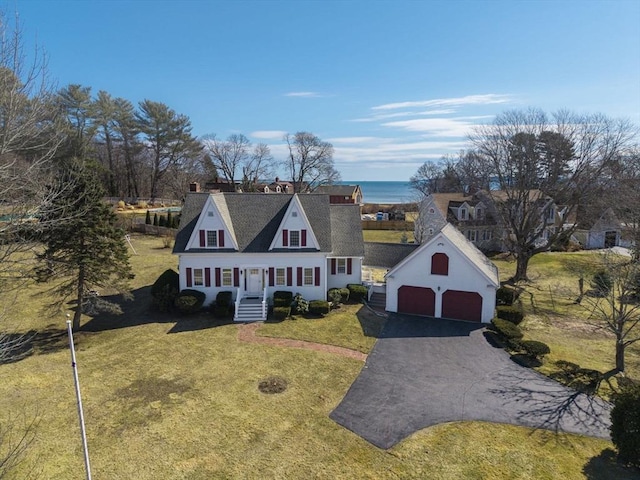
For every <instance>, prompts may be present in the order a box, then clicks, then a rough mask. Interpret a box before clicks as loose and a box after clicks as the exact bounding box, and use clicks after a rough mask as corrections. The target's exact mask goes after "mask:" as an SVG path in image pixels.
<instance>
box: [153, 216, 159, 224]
mask: <svg viewBox="0 0 640 480" xmlns="http://www.w3.org/2000/svg"><path fill="white" fill-rule="evenodd" d="M153 226H154V227H157V226H158V214H157V213H154V214H153Z"/></svg>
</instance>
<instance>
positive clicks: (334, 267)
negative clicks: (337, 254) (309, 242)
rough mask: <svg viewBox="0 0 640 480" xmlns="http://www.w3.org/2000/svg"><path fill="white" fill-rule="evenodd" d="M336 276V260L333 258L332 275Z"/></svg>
mask: <svg viewBox="0 0 640 480" xmlns="http://www.w3.org/2000/svg"><path fill="white" fill-rule="evenodd" d="M335 274H336V259H335V258H332V259H331V275H335Z"/></svg>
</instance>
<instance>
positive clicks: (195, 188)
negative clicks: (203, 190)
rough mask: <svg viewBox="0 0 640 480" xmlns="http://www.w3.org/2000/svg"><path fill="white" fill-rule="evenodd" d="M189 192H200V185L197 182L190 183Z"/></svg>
mask: <svg viewBox="0 0 640 480" xmlns="http://www.w3.org/2000/svg"><path fill="white" fill-rule="evenodd" d="M189 191H190V192H199V191H200V184H199V183H198V182H191V183H190V184H189Z"/></svg>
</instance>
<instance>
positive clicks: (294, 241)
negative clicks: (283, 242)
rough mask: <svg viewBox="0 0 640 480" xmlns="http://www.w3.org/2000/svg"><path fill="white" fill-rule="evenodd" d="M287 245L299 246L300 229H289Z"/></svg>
mask: <svg viewBox="0 0 640 480" xmlns="http://www.w3.org/2000/svg"><path fill="white" fill-rule="evenodd" d="M289 246H290V247H299V246H300V231H299V230H289Z"/></svg>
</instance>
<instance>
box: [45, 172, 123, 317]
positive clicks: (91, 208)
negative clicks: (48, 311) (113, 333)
mask: <svg viewBox="0 0 640 480" xmlns="http://www.w3.org/2000/svg"><path fill="white" fill-rule="evenodd" d="M60 170H61V171H60V173H59V175H58V176H57V179H56V181H55V182H54V184H53V185H51V186H50V187H49V189H50V191H51V192H53V195H51V197H52V201H51V202H49V203H47V204H45V205H43V207H42V208H41V212H40V219H41V221H42V224H43V225H46V228H43V231H42V233H41V241H42V244H43V246H44V252H43V253H41V254H39V255H38V259H39V261H40V263H41V265H42V267H43V268H41V269H40V271H39V273H40V274H41V275H40V277H39V279H40V280H48V279H54V280H56V282H55V285H54V286H53V287H52V288H51V289H50V290H49V291H48V293H49V294H51V295H53V296H55V297H56V299H57V300H56V301H55V302H53V305H56V306H58V307H61V306H62V305H64V304H65V303H66V302H67V301H68V300H69V298H71V297H75V299H76V302H77V308H76V311H75V314H74V317H73V328H74V329H78V328H79V327H80V318H81V315H82V312H83V308H84V307H85V306H86V304H87V300H88V298H89V296H90V292H95V291H99V290H103V291H104V289H108V290H114V291H116V292H118V293H121V294H123V295H125V297H127V296H130V293H129V285H128V284H129V280H130V279H131V278H133V274H132V272H131V266H130V265H129V255H128V252H127V246H126V244H125V232H124V231H123V230H122V229H120V228H119V227H118V226H117V219H116V215H115V214H114V213H113V211H112V210H111V208H110V207H109V206H108V205H106V204H105V203H104V202H103V197H104V190H103V188H102V186H101V185H100V180H99V179H98V177H97V175H96V173H95V170H94V169H92V168H91V167H90V166H88V165H86V164H84V163H83V162H82V161H79V160H75V159H74V160H65V161H63V162H62V163H61V167H60ZM43 271H44V272H46V275H42V272H43ZM94 295H95V294H94ZM96 303H98V305H97V306H98V307H99V309H100V310H104V311H110V312H112V313H115V312H121V310H120V308H119V305H117V304H114V303H112V302H108V301H106V300H104V299H103V298H99V302H96Z"/></svg>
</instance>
